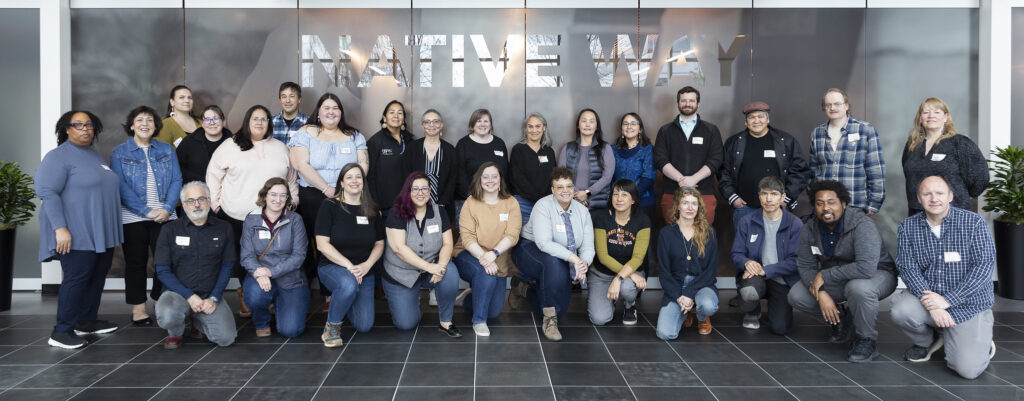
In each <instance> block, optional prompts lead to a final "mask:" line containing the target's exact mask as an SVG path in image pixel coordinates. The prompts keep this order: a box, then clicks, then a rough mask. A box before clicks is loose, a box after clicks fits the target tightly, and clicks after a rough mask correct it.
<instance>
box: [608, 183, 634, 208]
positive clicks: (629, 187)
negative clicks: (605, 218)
mask: <svg viewBox="0 0 1024 401" xmlns="http://www.w3.org/2000/svg"><path fill="white" fill-rule="evenodd" d="M615 191H622V192H626V193H629V196H631V197H632V198H633V204H632V205H630V207H629V215H630V216H635V215H636V212H637V211H638V210H640V190H638V189H637V188H636V183H635V182H633V180H630V179H628V178H623V179H621V180H618V181H615V183H614V184H612V193H613V194H614V193H615ZM608 211H610V212H611V213H612V216H614V215H615V206H614V205H613V204H612V202H611V201H609V202H608Z"/></svg>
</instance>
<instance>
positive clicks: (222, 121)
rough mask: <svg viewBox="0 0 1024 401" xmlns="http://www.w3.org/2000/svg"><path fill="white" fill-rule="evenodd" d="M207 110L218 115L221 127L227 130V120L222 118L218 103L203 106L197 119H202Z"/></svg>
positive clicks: (222, 111)
mask: <svg viewBox="0 0 1024 401" xmlns="http://www.w3.org/2000/svg"><path fill="white" fill-rule="evenodd" d="M208 111H212V112H214V113H216V114H217V117H220V124H221V129H222V130H224V131H228V122H227V120H226V119H225V118H224V110H221V109H220V106H218V105H215V104H211V105H209V106H206V107H203V112H202V113H199V117H200V119H199V121H202V120H203V118H204V117H203V116H205V115H206V112H208ZM158 131H159V130H158Z"/></svg>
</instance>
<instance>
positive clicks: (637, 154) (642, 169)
mask: <svg viewBox="0 0 1024 401" xmlns="http://www.w3.org/2000/svg"><path fill="white" fill-rule="evenodd" d="M619 127H620V130H621V135H619V139H618V140H616V141H615V146H614V147H613V148H612V149H613V150H614V152H615V175H614V177H613V178H614V179H615V181H618V180H623V179H626V180H630V181H633V183H634V184H635V185H636V188H637V191H638V192H637V193H638V195H639V196H640V198H638V199H634V200H635V201H636V202H637V204H638V205H639V206H640V208H641V209H643V211H644V214H646V215H647V217H648V218H653V217H654V215H655V212H656V211H657V208H656V207H655V203H657V199H655V193H654V181H655V180H656V179H657V178H658V172H657V171H656V170H654V146H652V145H651V140H650V139H648V138H647V131H646V130H644V122H643V120H640V115H639V114H637V113H626V115H624V116H622V121H620V123H619Z"/></svg>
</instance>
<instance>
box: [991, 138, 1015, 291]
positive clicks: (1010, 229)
mask: <svg viewBox="0 0 1024 401" xmlns="http://www.w3.org/2000/svg"><path fill="white" fill-rule="evenodd" d="M992 156H993V159H991V160H989V163H991V164H992V166H991V167H989V170H990V171H991V172H992V173H993V176H994V178H993V180H992V181H991V182H990V183H989V184H988V188H987V189H986V191H985V206H984V207H983V208H982V210H984V211H986V212H996V213H999V216H997V217H996V218H995V219H994V220H993V222H992V225H993V233H994V234H995V242H996V266H997V275H998V277H999V295H1000V296H1002V297H1006V298H1012V299H1024V269H1022V267H1024V148H1022V147H1020V146H1007V147H1004V148H996V150H995V152H993V153H992Z"/></svg>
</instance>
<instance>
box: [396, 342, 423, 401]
mask: <svg viewBox="0 0 1024 401" xmlns="http://www.w3.org/2000/svg"><path fill="white" fill-rule="evenodd" d="M419 333H420V327H419V326H416V329H415V331H413V333H412V340H410V341H409V352H407V353H406V354H405V363H403V364H402V371H401V372H399V373H398V383H395V393H394V394H392V395H391V401H395V398H397V397H398V389H399V388H401V387H402V376H404V375H405V367H406V366H407V365H409V356H411V355H412V346H413V345H414V344H416V335H418V334H419Z"/></svg>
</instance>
